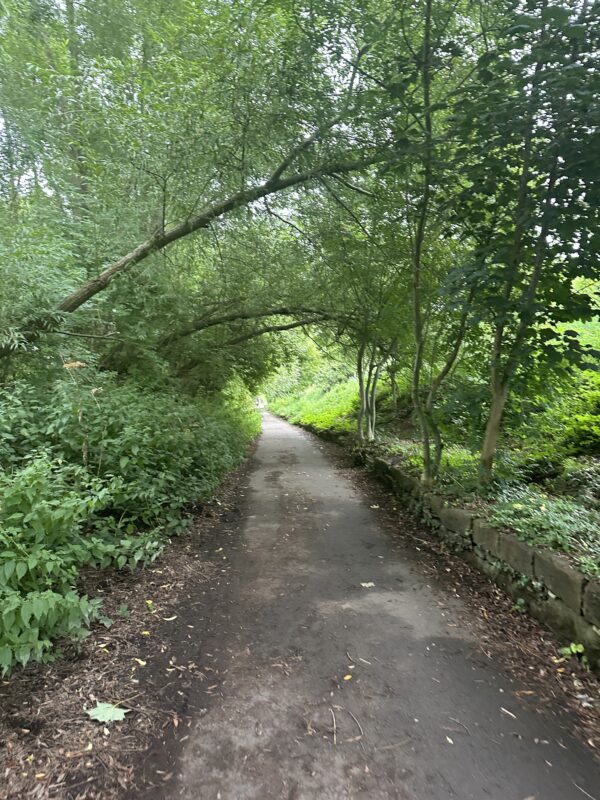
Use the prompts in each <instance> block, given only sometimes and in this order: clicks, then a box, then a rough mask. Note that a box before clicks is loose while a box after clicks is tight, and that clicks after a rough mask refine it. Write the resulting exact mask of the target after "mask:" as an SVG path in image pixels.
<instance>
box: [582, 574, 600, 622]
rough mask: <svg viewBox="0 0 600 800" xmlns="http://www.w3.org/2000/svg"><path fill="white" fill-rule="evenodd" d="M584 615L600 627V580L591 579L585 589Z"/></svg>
mask: <svg viewBox="0 0 600 800" xmlns="http://www.w3.org/2000/svg"><path fill="white" fill-rule="evenodd" d="M583 616H584V617H585V618H586V619H587V620H589V621H590V622H591V623H592V625H596V627H598V628H600V581H590V582H589V583H588V585H587V586H586V587H585V589H584V592H583Z"/></svg>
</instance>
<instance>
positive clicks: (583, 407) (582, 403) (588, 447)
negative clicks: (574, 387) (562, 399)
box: [564, 372, 600, 455]
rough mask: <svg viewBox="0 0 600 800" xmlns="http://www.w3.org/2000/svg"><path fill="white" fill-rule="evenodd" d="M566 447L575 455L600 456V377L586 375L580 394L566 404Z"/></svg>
mask: <svg viewBox="0 0 600 800" xmlns="http://www.w3.org/2000/svg"><path fill="white" fill-rule="evenodd" d="M564 441H565V445H566V446H567V447H568V448H569V450H570V452H571V453H572V454H573V455H600V376H599V375H598V374H596V373H592V372H587V373H585V379H584V380H583V381H582V383H581V386H580V387H579V392H578V393H577V394H576V395H575V396H574V397H573V398H572V399H570V401H569V402H566V403H565V433H564Z"/></svg>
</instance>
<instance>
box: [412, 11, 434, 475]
mask: <svg viewBox="0 0 600 800" xmlns="http://www.w3.org/2000/svg"><path fill="white" fill-rule="evenodd" d="M432 5H433V0H426V3H425V32H424V36H423V47H422V72H421V80H422V88H423V107H424V114H423V117H424V128H425V147H424V156H423V182H422V197H421V202H420V206H421V207H420V211H419V216H418V220H417V225H416V230H415V241H414V246H413V279H412V300H413V315H414V334H415V358H414V362H413V376H412V400H413V405H414V408H415V412H416V414H417V418H418V420H419V426H420V428H421V433H422V436H423V474H422V476H421V480H422V483H423V484H424V486H425V487H426V488H429V487H431V486H432V484H433V480H434V476H433V473H432V461H431V442H430V438H429V425H428V424H427V415H426V412H425V407H424V403H423V398H422V397H421V375H422V371H423V360H424V349H425V331H424V324H423V314H422V308H421V304H422V297H421V279H422V271H423V249H424V246H425V234H426V230H427V221H428V213H429V205H430V200H431V183H432V170H433V118H432V114H431V35H432V30H431V26H432Z"/></svg>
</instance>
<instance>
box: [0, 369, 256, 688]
mask: <svg viewBox="0 0 600 800" xmlns="http://www.w3.org/2000/svg"><path fill="white" fill-rule="evenodd" d="M94 377H95V378H96V379H98V376H97V375H96V376H94ZM95 383H96V385H90V384H89V383H76V382H71V381H69V382H67V381H61V382H58V383H57V384H56V385H55V386H54V387H53V388H52V389H50V390H47V389H35V388H33V387H29V386H20V387H17V388H16V390H15V391H14V392H12V393H10V394H8V393H4V394H2V395H0V420H1V424H0V672H2V673H6V672H7V671H8V670H9V669H10V668H11V667H12V666H13V665H14V664H15V663H20V664H26V663H27V661H29V660H31V659H37V660H39V659H41V658H45V657H47V656H48V654H49V651H50V649H51V646H52V641H53V640H54V639H55V638H57V637H59V636H65V635H68V636H70V637H79V636H83V635H85V631H86V627H87V626H88V625H89V623H90V621H91V620H92V619H94V618H95V616H97V614H98V609H99V604H98V603H97V602H96V601H94V600H90V599H88V598H87V597H85V596H80V594H79V593H78V591H77V583H78V578H79V574H80V572H81V570H82V569H83V568H84V567H86V566H90V565H94V566H98V567H109V566H114V567H117V568H124V567H126V566H128V567H131V568H133V567H134V566H135V565H137V564H139V563H147V562H150V561H152V560H153V559H155V558H156V556H157V555H158V554H159V553H160V552H161V550H162V548H163V547H164V544H165V541H166V536H167V535H168V534H170V533H173V532H176V531H177V530H178V529H180V528H181V526H182V524H183V523H184V519H185V516H184V509H185V506H186V504H187V503H189V502H190V501H198V500H200V501H202V500H206V499H207V498H208V497H210V496H211V494H212V492H213V491H214V489H215V487H216V485H217V483H218V481H219V479H220V477H221V476H222V474H223V473H224V472H225V471H226V470H229V469H232V468H233V467H234V466H236V464H237V463H239V461H240V460H241V458H242V457H243V455H244V453H245V450H246V447H247V444H248V441H249V440H250V438H251V437H252V436H254V435H255V434H256V433H257V432H258V429H259V425H260V420H259V416H258V414H257V413H256V411H255V410H254V409H253V408H251V406H250V401H249V398H248V397H247V395H246V393H245V392H244V390H243V388H242V387H240V386H236V385H232V386H230V387H228V390H227V392H226V393H225V395H224V396H221V397H218V398H214V399H212V400H208V399H200V400H198V399H194V398H191V397H176V396H174V395H173V394H171V393H167V392H164V393H157V392H150V391H148V390H143V389H141V388H139V387H136V386H134V385H132V384H126V385H121V386H120V385H117V384H115V383H114V382H113V381H111V380H110V379H107V378H104V379H103V380H102V383H101V384H100V383H99V381H98V380H96V381H95Z"/></svg>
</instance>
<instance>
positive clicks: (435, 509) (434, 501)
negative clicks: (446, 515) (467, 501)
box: [427, 494, 446, 517]
mask: <svg viewBox="0 0 600 800" xmlns="http://www.w3.org/2000/svg"><path fill="white" fill-rule="evenodd" d="M427 499H428V501H429V508H430V509H431V513H432V514H435V516H436V517H439V516H440V514H441V513H442V510H443V509H444V508H445V507H446V501H445V500H444V498H443V497H440V496H439V495H437V494H428V495H427Z"/></svg>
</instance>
